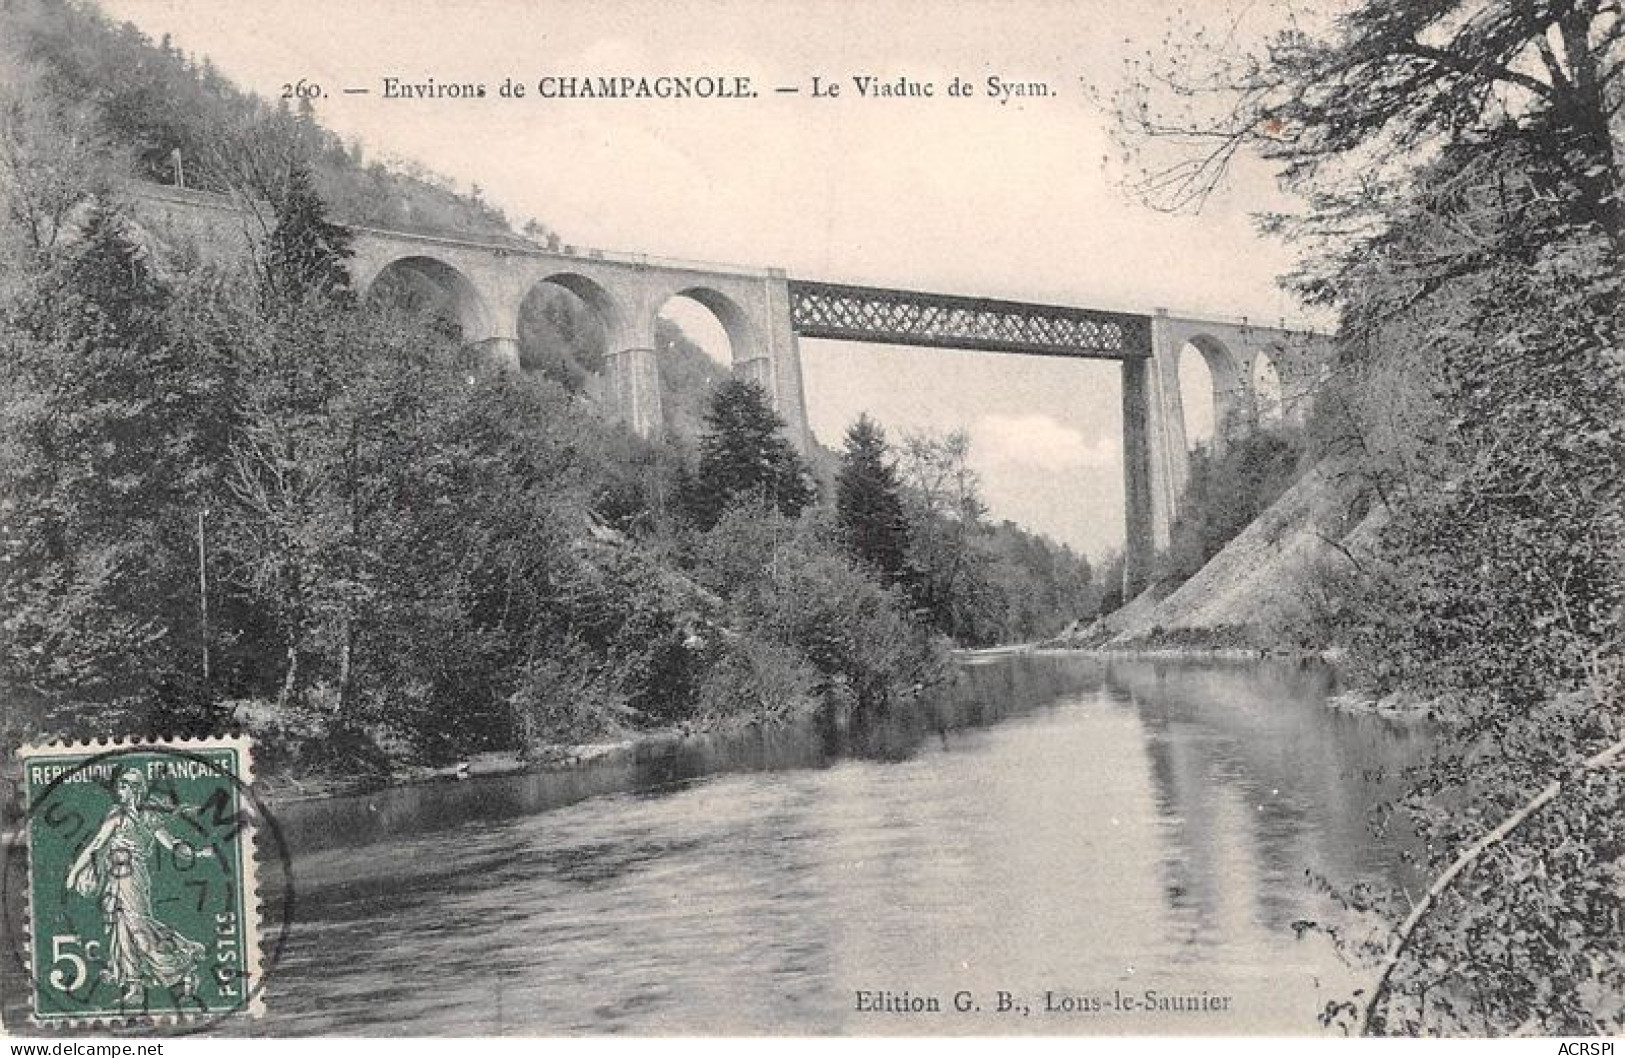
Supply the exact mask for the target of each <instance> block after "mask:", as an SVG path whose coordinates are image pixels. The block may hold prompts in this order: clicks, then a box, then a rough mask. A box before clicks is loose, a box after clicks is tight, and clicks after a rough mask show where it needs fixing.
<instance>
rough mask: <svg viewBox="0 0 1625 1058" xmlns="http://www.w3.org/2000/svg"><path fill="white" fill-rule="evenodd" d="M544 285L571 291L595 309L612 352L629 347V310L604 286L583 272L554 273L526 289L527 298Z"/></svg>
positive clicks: (609, 349)
mask: <svg viewBox="0 0 1625 1058" xmlns="http://www.w3.org/2000/svg"><path fill="white" fill-rule="evenodd" d="M544 284H551V285H552V286H555V287H559V288H560V289H562V290H567V291H569V292H570V293H571V294H574V295H575V296H576V297H577V298H579V299H581V301H582V302H583V303H585V304H586V306H587V307H588V308H590V309H592V311H593V313H594V315H596V316H597V317H598V322H599V323H601V324H603V327H604V338H605V341H606V342H608V346H607V348H608V351H609V352H612V353H614V352H619V351H620V350H621V349H623V348H626V346H627V339H628V335H627V323H628V319H627V314H626V310H625V309H624V308H623V307H622V306H621V303H620V301H619V299H617V298H616V297H615V295H614V294H612V293H610V292H609V289H608V288H607V287H605V286H604V285H603V284H602V283H599V282H598V281H597V280H595V279H593V278H591V277H590V276H586V275H583V274H582V273H580V272H550V273H548V274H547V275H543V276H540V277H539V278H537V280H536V282H534V283H532V284H531V285H530V287H529V288H528V289H527V290H526V292H525V294H526V296H527V297H528V296H529V294H530V292H531V291H533V290H535V289H536V288H537V287H539V286H542V285H544Z"/></svg>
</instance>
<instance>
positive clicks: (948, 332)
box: [789, 279, 1151, 360]
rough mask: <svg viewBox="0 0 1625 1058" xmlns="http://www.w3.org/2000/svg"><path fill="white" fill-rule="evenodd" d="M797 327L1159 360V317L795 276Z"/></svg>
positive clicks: (858, 336)
mask: <svg viewBox="0 0 1625 1058" xmlns="http://www.w3.org/2000/svg"><path fill="white" fill-rule="evenodd" d="M789 285H790V326H791V327H792V328H793V329H794V330H795V332H796V333H797V334H799V335H802V336H803V337H806V338H835V339H840V340H844V341H852V342H880V343H884V344H887V345H923V346H929V347H932V348H938V349H984V350H990V351H992V352H999V353H1027V354H1030V355H1034V356H1075V357H1086V358H1089V359H1094V360H1134V359H1143V358H1145V357H1149V356H1150V355H1151V319H1150V317H1148V316H1136V315H1131V314H1129V313H1121V312H1100V311H1097V310H1094V309H1074V308H1065V307H1063V306H1059V305H1032V304H1028V303H1026V302H1021V301H999V300H995V299H993V298H968V297H960V296H957V295H954V294H925V293H920V292H918V291H913V290H888V289H886V288H884V287H857V286H846V285H844V284H840V283H813V282H807V281H804V280H800V279H792V280H790V281H789Z"/></svg>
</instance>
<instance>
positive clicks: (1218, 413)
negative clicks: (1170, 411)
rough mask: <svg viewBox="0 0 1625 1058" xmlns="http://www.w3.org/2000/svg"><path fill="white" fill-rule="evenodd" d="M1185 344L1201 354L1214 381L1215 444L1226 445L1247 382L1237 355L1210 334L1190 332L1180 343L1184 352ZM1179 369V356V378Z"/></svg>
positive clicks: (1176, 359) (1240, 409)
mask: <svg viewBox="0 0 1625 1058" xmlns="http://www.w3.org/2000/svg"><path fill="white" fill-rule="evenodd" d="M1186 345H1189V346H1191V347H1192V348H1194V349H1195V350H1196V351H1197V352H1198V353H1199V354H1201V357H1202V362H1203V363H1205V364H1206V365H1207V371H1208V376H1209V378H1211V379H1212V381H1213V445H1214V447H1215V448H1218V447H1220V446H1222V445H1223V443H1224V438H1225V436H1226V434H1227V433H1228V432H1229V431H1230V430H1232V429H1234V428H1235V423H1236V417H1237V416H1238V414H1241V411H1242V408H1241V401H1240V398H1241V396H1242V395H1243V394H1244V393H1245V391H1246V389H1247V382H1246V381H1245V380H1244V378H1243V375H1242V369H1241V364H1240V363H1239V362H1238V361H1237V359H1236V355H1235V354H1234V353H1233V352H1231V350H1230V347H1229V346H1228V345H1226V344H1225V343H1224V342H1223V341H1221V340H1219V339H1218V338H1216V337H1214V336H1213V335H1211V334H1207V333H1195V334H1190V335H1187V336H1186V337H1185V340H1184V341H1183V342H1182V343H1181V344H1180V351H1181V353H1182V352H1183V349H1184V347H1185V346H1186ZM1178 372H1179V360H1178V357H1177V356H1176V358H1175V360H1174V374H1175V381H1176V382H1177V381H1178Z"/></svg>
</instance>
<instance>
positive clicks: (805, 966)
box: [6, 655, 1427, 1035]
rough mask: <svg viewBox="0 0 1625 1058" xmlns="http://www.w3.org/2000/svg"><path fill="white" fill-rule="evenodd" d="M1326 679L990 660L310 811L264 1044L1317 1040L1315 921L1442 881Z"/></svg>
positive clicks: (1377, 730)
mask: <svg viewBox="0 0 1625 1058" xmlns="http://www.w3.org/2000/svg"><path fill="white" fill-rule="evenodd" d="M1330 682H1331V677H1330V676H1329V674H1328V673H1326V672H1325V671H1324V670H1318V669H1312V668H1303V667H1297V666H1273V665H1260V664H1246V665H1241V664H1230V663H1223V664H1221V663H1212V664H1209V663H1201V664H1196V663H1188V662H1180V663H1161V662H1150V661H1139V660H1133V661H1124V660H1110V661H1107V660H1102V659H1098V658H1089V657H1082V656H1076V655H1070V656H1069V655H1023V656H1007V657H1002V658H996V659H976V660H973V661H971V662H969V663H967V664H966V665H965V666H964V668H963V670H962V672H961V675H960V678H959V680H958V681H957V683H956V685H955V686H954V687H953V688H952V689H950V690H947V691H945V692H943V693H941V694H939V695H937V696H935V697H934V698H932V699H931V700H929V701H924V702H920V703H915V704H913V705H910V706H908V707H906V708H902V709H899V710H897V711H895V712H894V713H892V714H891V715H889V716H887V717H886V718H885V719H884V720H883V721H881V722H879V723H874V724H857V725H853V726H850V727H847V728H846V729H835V728H834V727H832V726H831V725H829V724H828V723H813V722H809V723H807V724H805V725H802V726H791V727H776V728H758V729H752V730H747V731H743V732H735V733H732V734H727V735H715V736H711V737H708V738H705V739H701V740H695V741H692V742H689V743H684V744H682V746H680V747H679V748H678V749H677V750H676V751H674V752H669V753H666V754H663V755H658V756H657V757H656V758H655V759H650V760H646V761H644V762H641V763H625V764H622V765H617V766H609V767H598V768H594V769H583V770H578V771H574V772H569V773H563V774H559V773H554V774H530V775H515V776H507V777H502V778H487V779H474V780H469V781H466V782H461V783H449V784H440V785H434V786H417V787H407V788H397V789H392V790H388V791H384V792H381V793H378V794H375V795H370V796H362V797H351V798H340V799H335V800H329V801H317V802H307V803H299V804H290V805H286V806H283V807H281V808H280V809H279V810H278V811H277V813H276V814H277V816H278V818H279V820H280V825H281V828H282V830H283V833H284V835H285V837H286V838H287V842H288V845H289V847H290V848H291V849H292V850H293V853H294V855H293V859H292V879H293V888H294V893H295V897H296V903H295V905H294V908H295V909H294V912H293V915H292V917H291V920H290V922H289V923H288V929H287V931H286V934H285V944H284V946H283V947H282V949H281V952H280V958H279V960H278V964H277V965H276V966H275V968H274V973H273V975H272V976H271V977H270V979H269V982H268V985H267V988H266V994H265V1000H266V1006H267V1008H268V1011H269V1013H268V1016H267V1017H266V1018H265V1019H264V1020H263V1021H261V1022H257V1023H255V1024H254V1025H253V1026H252V1027H248V1026H238V1027H237V1030H238V1031H243V1030H245V1029H246V1031H250V1032H254V1033H256V1034H259V1033H270V1034H286V1033H300V1034H306V1033H323V1034H325V1033H353V1034H381V1035H393V1034H413V1035H430V1034H459V1035H484V1034H497V1033H511V1034H560V1033H633V1034H659V1033H707V1034H715V1033H725V1034H733V1033H784V1034H800V1033H850V1034H862V1035H874V1034H934V1033H954V1034H960V1033H998V1034H1011V1033H1065V1034H1074V1033H1111V1034H1119V1033H1157V1034H1176V1033H1201V1034H1215V1035H1230V1034H1235V1033H1270V1034H1307V1033H1314V1032H1318V1031H1321V1029H1320V1026H1319V1024H1318V1022H1317V1020H1316V1015H1317V1014H1318V1013H1319V1011H1320V1010H1321V1009H1322V1008H1323V1007H1324V1006H1325V1004H1326V1003H1327V1002H1328V1001H1329V1000H1336V999H1340V998H1346V996H1347V994H1348V990H1349V989H1350V988H1352V987H1354V985H1353V983H1352V978H1351V976H1350V974H1349V972H1348V971H1347V969H1346V968H1345V967H1344V966H1343V965H1342V963H1341V962H1340V960H1339V959H1338V957H1337V955H1336V953H1335V952H1334V951H1333V950H1332V949H1331V947H1330V945H1329V944H1328V943H1327V942H1326V941H1325V940H1324V938H1323V937H1322V936H1321V935H1320V934H1318V933H1315V932H1308V933H1306V934H1305V935H1304V936H1302V937H1299V936H1298V934H1297V932H1296V931H1295V930H1294V929H1293V923H1294V922H1297V921H1299V920H1317V919H1318V920H1324V919H1325V918H1326V916H1327V915H1329V914H1331V911H1332V908H1331V905H1330V902H1329V900H1328V898H1327V897H1326V896H1325V895H1324V890H1323V888H1322V887H1321V886H1320V885H1317V884H1316V882H1315V879H1317V878H1318V879H1325V880H1326V881H1327V882H1329V883H1330V884H1331V885H1334V886H1339V887H1346V886H1349V885H1351V884H1353V883H1355V882H1357V881H1368V882H1373V883H1376V884H1378V885H1384V886H1400V885H1403V886H1407V887H1408V888H1409V889H1410V891H1411V892H1416V891H1417V879H1416V878H1414V877H1411V876H1409V874H1408V873H1407V871H1408V868H1406V867H1405V866H1403V864H1402V862H1401V856H1400V853H1401V848H1402V844H1403V841H1402V839H1400V838H1397V837H1394V836H1388V837H1384V838H1377V837H1374V836H1373V832H1372V830H1371V828H1370V827H1369V825H1368V813H1369V812H1370V810H1371V809H1372V808H1373V807H1374V806H1377V805H1379V804H1381V803H1382V802H1384V801H1385V800H1386V799H1388V798H1390V797H1392V796H1393V794H1394V793H1395V792H1397V785H1396V784H1397V782H1398V779H1397V772H1398V771H1399V769H1401V768H1403V767H1404V766H1405V765H1407V764H1409V763H1413V762H1415V761H1417V760H1418V759H1420V757H1421V756H1422V754H1423V753H1425V750H1426V743H1427V735H1426V732H1425V731H1424V730H1422V729H1419V728H1416V727H1409V726H1404V725H1401V724H1397V723H1394V722H1391V721H1387V720H1384V719H1381V718H1378V717H1374V716H1364V715H1361V716H1354V715H1348V714H1345V713H1340V712H1336V711H1333V710H1331V709H1329V708H1327V707H1326V705H1325V698H1326V695H1327V693H1328V690H1329V688H1330ZM273 859H274V858H273ZM267 870H268V871H269V872H270V873H271V874H272V875H276V874H280V872H279V871H277V870H276V868H275V864H274V863H271V864H268V865H267ZM269 881H270V883H271V884H270V886H269V888H272V889H275V888H277V887H278V886H279V885H280V883H281V879H279V878H271V879H269ZM267 927H268V928H267V934H268V936H270V937H275V936H276V935H277V932H278V923H276V922H275V921H272V922H268V923H267ZM8 969H9V968H8ZM8 976H9V980H8V981H7V991H8V992H12V993H13V994H12V995H10V996H8V997H7V1002H6V1006H7V1008H8V1010H7V1014H8V1015H9V1016H8V1019H7V1020H8V1021H10V1020H11V1019H12V1017H15V1016H16V1015H17V1014H19V1013H20V1011H19V1010H17V1009H16V1006H17V1004H16V1002H15V1001H16V1000H20V999H22V996H20V995H17V994H16V992H17V991H21V989H18V990H15V991H14V990H13V989H12V988H11V986H12V985H15V984H19V983H20V981H18V979H17V976H16V974H15V973H14V972H13V973H11V974H9V975H8ZM905 993H906V994H905ZM956 997H957V998H958V1005H960V1006H965V1007H969V1008H971V1009H968V1010H956V1009H955V1005H956V1004H955V999H956ZM1168 997H1180V1002H1179V1003H1178V1004H1176V1005H1182V1006H1186V1007H1195V1008H1197V1009H1185V1010H1170V1009H1166V1004H1165V1003H1161V1002H1158V1000H1166V999H1167V998H1168ZM1148 1004H1149V1005H1150V1007H1151V1008H1150V1009H1147V1006H1148ZM898 1006H903V1007H910V1006H913V1007H922V1006H923V1007H925V1008H927V1009H924V1010H920V1011H918V1012H904V1013H900V1012H897V1011H896V1010H895V1009H894V1008H896V1007H898ZM932 1006H935V1007H936V1008H938V1009H930V1008H931V1007H932ZM1001 1006H1002V1007H1003V1009H1001Z"/></svg>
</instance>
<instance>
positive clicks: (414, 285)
mask: <svg viewBox="0 0 1625 1058" xmlns="http://www.w3.org/2000/svg"><path fill="white" fill-rule="evenodd" d="M396 283H399V284H402V285H403V287H404V288H405V289H406V290H408V291H409V292H411V291H417V292H421V293H423V294H424V295H425V296H432V295H430V294H429V292H430V291H438V292H439V295H440V299H439V301H438V303H433V304H428V305H426V306H425V307H426V308H427V309H428V311H430V312H432V313H434V314H436V315H439V316H442V317H444V318H446V319H448V320H450V321H451V322H453V323H455V324H457V326H458V328H459V329H460V330H461V331H462V337H463V340H465V341H470V342H478V341H483V340H485V339H486V338H489V337H490V336H491V335H493V334H495V333H496V329H495V327H494V326H493V324H494V322H495V321H494V319H493V317H492V314H491V307H490V305H489V304H488V303H487V301H486V299H485V297H484V296H483V295H481V293H480V291H479V288H477V287H476V286H475V285H474V284H473V283H472V282H471V281H470V280H469V278H468V277H467V276H466V275H464V274H463V273H462V272H461V271H459V270H458V269H457V268H456V267H454V266H453V265H450V264H447V263H446V262H445V261H442V260H440V259H439V258H437V257H429V256H423V255H413V254H406V255H402V256H400V257H395V258H392V259H391V260H389V261H386V262H385V263H384V265H383V267H381V268H379V269H378V270H377V271H376V272H375V273H373V275H372V277H371V278H370V279H369V280H368V281H367V283H366V289H365V290H364V291H363V294H364V296H365V297H368V298H373V297H377V296H380V290H381V288H380V284H384V285H385V286H389V285H393V284H396Z"/></svg>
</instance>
